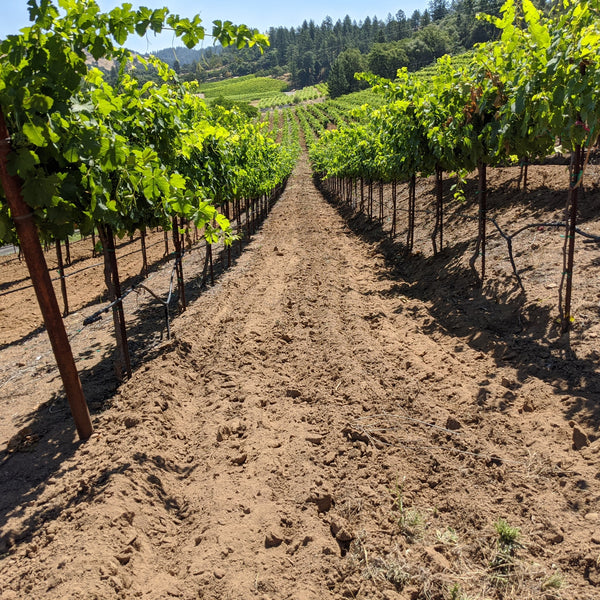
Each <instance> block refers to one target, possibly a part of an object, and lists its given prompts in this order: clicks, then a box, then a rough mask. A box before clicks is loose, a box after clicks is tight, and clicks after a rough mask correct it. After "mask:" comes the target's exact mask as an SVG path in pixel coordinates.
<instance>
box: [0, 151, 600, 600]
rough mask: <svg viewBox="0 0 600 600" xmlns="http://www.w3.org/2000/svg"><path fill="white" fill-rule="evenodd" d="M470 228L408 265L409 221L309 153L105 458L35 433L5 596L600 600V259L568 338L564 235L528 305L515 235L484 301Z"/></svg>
mask: <svg viewBox="0 0 600 600" xmlns="http://www.w3.org/2000/svg"><path fill="white" fill-rule="evenodd" d="M540 168H541V169H542V170H543V169H546V168H549V167H540ZM553 168H554V169H560V167H553ZM531 169H532V171H533V173H530V186H531V188H530V189H531V191H530V192H529V193H528V194H523V195H521V196H519V195H517V194H516V193H515V192H514V190H513V191H512V192H510V194H512V196H513V199H516V200H518V201H515V202H514V205H513V203H511V204H510V205H508V204H507V205H506V206H503V205H502V204H501V202H500V201H499V202H498V207H497V212H498V214H497V217H498V219H499V222H500V223H502V225H503V226H505V227H509V226H511V225H512V223H514V222H516V219H517V214H518V213H521V216H520V217H519V219H521V218H523V219H528V218H536V219H537V218H540V220H543V219H546V218H548V216H549V215H548V214H547V212H546V208H545V206H544V205H543V203H542V201H541V197H540V198H538V197H537V196H535V194H536V193H537V192H534V191H533V190H536V189H538V188H537V187H536V186H537V179H536V175H535V169H534V168H533V167H532V168H531ZM541 172H542V171H541ZM499 173H500V174H499V175H497V177H498V179H497V180H492V181H493V185H495V186H496V187H497V188H498V189H501V188H502V186H504V185H506V186H508V187H507V188H506V189H507V190H511V189H512V188H510V185H512V184H511V183H510V179H511V178H512V177H513V176H514V173H513V171H511V170H509V169H506V170H502V171H500V172H499ZM556 187H558V184H557V186H556ZM506 193H507V194H509V191H507V192H506ZM544 193H545V192H544ZM510 194H509V195H510ZM586 194H588V196H587V200H588V202H589V203H590V205H591V204H593V203H597V202H598V198H597V192H596V191H595V190H594V189H591V190H588V191H587V192H586ZM532 195H533V196H532ZM546 195H548V194H546ZM418 197H419V198H420V201H421V202H422V205H421V206H423V207H425V208H426V207H427V206H428V204H429V205H430V204H431V202H432V200H433V198H432V195H431V184H430V182H428V181H425V182H423V183H422V184H420V189H419V196H418ZM535 198H538V199H537V200H535ZM558 202H559V201H558V193H557V199H556V206H550V209H549V210H550V211H554V210H556V211H559V210H560V207H559V204H558ZM449 208H450V209H451V210H449V213H448V214H449V215H451V214H455V215H456V216H453V217H451V216H449V218H448V219H449V220H448V222H447V230H446V231H447V233H446V235H447V238H446V239H447V246H446V248H445V250H444V251H443V253H442V254H441V255H440V256H435V257H434V256H432V253H431V251H430V250H429V249H428V247H429V240H428V237H427V236H428V235H429V232H428V227H429V224H428V223H426V222H422V223H421V226H420V229H419V230H418V231H419V232H420V233H419V234H418V236H417V238H416V239H415V253H414V254H413V255H411V256H405V255H402V254H401V253H399V252H398V250H401V248H400V249H399V248H398V246H394V245H393V244H392V243H391V242H390V241H389V240H388V238H389V236H388V235H387V234H386V226H387V225H386V224H385V223H384V227H383V228H382V227H380V226H379V225H377V224H376V223H374V222H367V221H365V219H364V218H362V217H360V216H357V215H355V214H354V213H351V212H349V211H347V209H346V208H345V207H344V206H343V205H340V206H337V205H335V204H331V203H327V202H326V201H325V200H324V198H323V196H322V195H321V194H320V193H319V192H318V191H317V190H316V189H315V188H314V187H313V185H312V183H311V181H310V172H309V167H308V164H307V162H306V158H305V157H303V158H302V159H301V161H300V163H299V165H298V167H297V169H296V171H295V173H294V175H293V177H292V179H291V180H290V182H289V184H288V187H287V189H286V191H285V192H284V194H283V196H282V198H281V199H280V201H279V202H278V204H277V205H276V206H275V208H274V209H273V212H272V214H271V216H270V217H269V218H268V219H267V221H266V222H265V224H264V226H263V228H262V230H261V231H260V232H259V233H258V235H256V236H255V238H254V240H253V241H252V242H251V244H250V245H249V246H248V247H247V249H246V250H245V252H244V253H243V255H242V256H241V258H240V259H239V261H238V263H237V265H236V266H235V268H234V269H232V270H230V271H228V272H227V273H226V274H225V275H224V276H223V277H222V278H221V280H220V281H219V283H218V284H217V285H216V286H215V287H214V288H211V289H210V290H209V291H208V292H207V293H205V294H203V295H201V296H200V297H199V298H198V299H197V300H196V301H195V302H194V303H192V305H191V306H190V307H189V309H188V310H187V312H186V313H184V314H183V315H182V316H181V317H180V318H178V319H177V320H176V322H175V323H174V326H173V330H174V339H173V340H171V341H162V342H157V343H156V346H155V349H154V351H153V352H154V354H155V356H154V357H153V358H152V360H149V361H148V362H146V363H145V364H144V365H143V366H140V367H139V368H138V369H137V370H136V372H135V374H134V376H133V377H132V379H131V380H130V381H128V382H127V383H126V384H124V385H122V386H121V387H120V388H119V389H118V391H117V392H116V394H115V395H114V396H113V397H112V398H110V400H109V401H108V402H106V403H105V404H104V405H103V410H101V411H99V412H97V414H96V415H95V417H94V424H95V428H96V433H95V434H94V435H93V437H92V438H91V439H90V440H89V441H88V442H86V443H81V444H80V443H76V442H75V441H74V439H73V438H74V434H73V427H72V425H71V423H70V421H69V418H68V416H67V414H66V413H65V412H64V411H65V406H64V400H63V399H62V398H60V397H57V398H55V399H53V400H52V401H51V402H49V403H48V404H47V405H46V406H44V407H40V408H39V409H38V410H36V411H35V412H34V413H33V415H32V416H31V417H25V416H24V417H23V418H22V419H21V421H22V422H23V424H24V425H27V426H28V427H29V429H28V431H27V432H24V434H23V435H22V439H20V440H15V444H14V445H13V446H12V449H11V451H10V453H8V452H7V453H5V454H4V456H3V458H2V463H1V465H0V485H1V486H2V492H3V493H2V494H1V495H0V515H1V517H2V518H0V523H1V525H0V536H1V537H0V539H1V546H0V552H1V553H2V554H1V559H0V581H1V582H2V583H1V584H0V586H1V587H0V594H1V595H0V598H3V599H7V598H21V597H34V598H36V597H40V598H41V597H43V598H49V599H52V598H61V599H62V598H103V599H104V598H135V597H143V598H157V599H158V598H167V597H179V598H186V599H191V598H215V599H216V598H219V599H224V598H261V599H267V598H270V599H275V598H290V599H296V600H300V599H302V600H310V599H315V600H317V599H322V598H365V599H366V598H369V599H381V600H393V599H412V600H416V599H425V598H427V599H435V600H442V599H444V600H445V599H447V598H455V599H458V598H463V599H464V598H467V597H481V598H484V597H485V598H494V599H505V600H506V599H514V600H516V599H519V600H522V599H526V598H531V599H533V598H536V599H539V598H545V599H558V598H565V599H567V598H568V599H570V598H573V599H574V598H577V599H578V600H592V599H593V598H596V597H597V596H598V586H599V585H600V560H599V556H600V513H599V511H598V507H599V506H600V504H599V500H600V495H599V493H598V480H599V479H600V471H599V468H598V464H599V456H600V441H599V440H598V423H599V418H598V403H597V400H598V398H599V397H600V390H599V386H598V363H597V356H596V358H594V357H593V355H592V354H593V352H594V351H595V347H594V339H595V338H594V337H593V336H592V335H591V334H593V333H594V332H595V331H596V330H597V329H598V328H599V327H600V319H599V318H598V316H599V315H598V311H594V310H592V308H591V307H589V308H586V306H587V304H592V303H593V302H596V303H597V294H598V290H597V281H598V270H599V269H600V264H599V262H598V248H597V246H596V245H586V246H583V245H582V246H580V250H579V254H578V257H577V265H579V266H578V267H577V269H578V271H577V273H578V274H577V276H576V277H577V281H578V283H577V286H576V295H575V302H574V305H575V311H576V315H577V317H576V321H575V326H574V332H573V334H572V335H571V338H570V340H569V339H566V338H564V337H561V336H559V335H558V332H557V329H556V325H555V323H554V319H555V317H556V311H555V303H554V302H551V299H552V298H554V292H553V291H552V290H553V289H554V288H552V290H550V291H552V294H553V295H552V296H550V291H549V288H546V285H547V284H548V283H550V282H554V281H555V280H556V265H555V264H554V263H555V261H556V257H557V256H559V255H560V241H559V240H557V236H559V235H560V234H559V233H556V232H554V231H546V230H543V231H539V232H537V233H536V234H535V240H532V239H531V237H530V238H529V239H528V240H527V242H526V246H525V247H523V248H520V249H516V252H521V251H522V254H520V255H519V256H518V259H519V268H520V269H522V270H523V272H522V277H523V280H524V285H525V288H526V295H523V293H522V292H520V291H519V290H518V288H516V287H515V286H514V284H513V282H512V275H511V273H510V267H508V268H507V265H506V261H505V259H504V253H503V249H502V245H501V240H499V239H496V238H493V239H492V242H491V249H490V252H489V254H488V255H489V257H490V264H491V269H492V271H493V273H494V274H493V277H490V279H489V281H488V282H487V283H486V284H485V286H484V288H483V289H478V288H477V287H476V286H475V285H474V283H475V281H474V278H473V276H472V274H471V273H470V271H469V269H468V258H469V256H468V253H469V249H470V248H471V247H472V242H473V239H474V237H475V232H474V231H475V227H476V224H472V223H471V221H470V220H466V219H463V217H461V215H460V211H459V210H452V209H457V208H458V207H449ZM466 210H471V209H470V207H466ZM340 213H342V215H343V216H344V217H345V218H342V215H341V214H340ZM423 214H425V213H423ZM404 225H405V223H404V222H401V223H400V234H399V239H400V236H401V235H403V233H404V229H403V228H404ZM597 225H598V219H597V218H596V217H594V216H592V215H590V216H589V217H586V218H585V226H589V228H590V230H595V231H596V232H598V229H600V227H597ZM557 242H558V243H557ZM495 244H496V245H495ZM533 244H538V247H537V248H535V249H534V248H533V247H532V246H533ZM555 248H558V249H555ZM494 269H495V270H496V271H497V272H494ZM540 273H541V274H540ZM580 283H581V285H580ZM544 294H546V295H547V296H546V295H544ZM583 315H586V316H585V317H583ZM39 381H40V382H41V381H42V379H40V380H39ZM40 385H41V384H40ZM45 385H47V386H51V385H56V383H54V384H53V383H52V382H49V381H47V382H46V383H45ZM41 389H42V390H43V389H44V388H43V386H42V387H41ZM45 389H46V390H48V389H51V387H47V388H45ZM42 393H43V391H42ZM12 410H14V408H13V409H12ZM57 414H58V415H59V417H60V418H57ZM33 436H37V437H33Z"/></svg>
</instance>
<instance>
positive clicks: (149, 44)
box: [0, 0, 428, 52]
mask: <svg viewBox="0 0 600 600" xmlns="http://www.w3.org/2000/svg"><path fill="white" fill-rule="evenodd" d="M97 2H98V4H99V5H100V7H101V8H102V9H103V10H106V11H108V10H110V9H111V8H114V7H115V6H118V5H120V4H122V0H97ZM129 2H130V3H131V4H133V5H134V6H139V5H142V6H148V7H150V8H160V7H163V6H167V7H169V9H170V10H171V12H174V13H178V14H180V15H181V16H186V17H188V16H193V15H195V14H197V13H199V14H200V16H201V17H202V19H203V22H204V25H205V26H206V28H207V31H208V32H209V33H210V28H211V23H212V21H213V20H214V19H222V20H226V19H228V20H230V21H233V22H234V23H245V24H246V25H248V26H251V27H255V28H257V29H259V30H261V31H266V30H267V29H268V28H269V27H271V26H277V25H285V26H287V27H293V26H298V25H301V24H302V21H303V20H304V19H307V20H308V19H313V20H314V21H315V22H316V23H320V22H321V21H322V20H323V19H324V18H325V17H326V16H330V17H331V18H332V19H333V20H334V22H335V21H336V20H337V19H340V18H343V17H344V15H346V14H348V15H350V17H351V18H352V19H356V20H357V21H361V20H363V19H364V18H365V17H367V16H369V17H371V18H372V17H373V16H377V18H379V19H385V18H386V17H387V15H388V13H392V14H395V13H396V12H397V11H398V10H403V11H404V12H405V13H406V16H407V17H410V15H411V14H412V13H413V11H414V10H415V9H419V10H421V11H422V10H424V9H425V8H427V5H428V0H400V1H398V0H396V1H395V2H394V1H392V0H375V1H374V2H372V3H369V2H364V1H361V2H359V1H358V0H344V1H342V0H329V1H328V2H318V1H316V0H304V2H286V1H285V0H283V1H282V0H254V2H249V1H248V0H245V1H242V0H219V2H205V3H199V2H197V0H139V2H138V1H136V0H129ZM0 5H1V12H2V18H1V19H0V38H3V37H5V36H7V35H9V34H11V33H16V32H17V31H18V30H19V29H20V28H21V27H26V26H27V25H28V23H29V18H28V12H27V2H26V0H0ZM172 39H173V36H172V35H171V34H163V35H161V36H160V37H155V36H153V35H151V36H149V37H148V38H147V39H142V38H139V37H137V36H132V37H131V38H130V39H129V40H128V42H127V44H126V45H127V47H128V48H131V49H132V50H137V51H138V52H152V51H153V50H160V49H161V48H165V47H169V46H172V45H173V41H172ZM210 44H211V42H210V40H209V39H207V40H206V41H205V45H210ZM175 45H178V44H177V42H175Z"/></svg>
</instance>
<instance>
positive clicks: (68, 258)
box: [65, 236, 71, 266]
mask: <svg viewBox="0 0 600 600" xmlns="http://www.w3.org/2000/svg"><path fill="white" fill-rule="evenodd" d="M65 264H66V265H68V266H71V245H70V244H69V236H67V237H66V238H65Z"/></svg>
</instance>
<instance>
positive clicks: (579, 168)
mask: <svg viewBox="0 0 600 600" xmlns="http://www.w3.org/2000/svg"><path fill="white" fill-rule="evenodd" d="M583 157H584V153H583V149H582V148H581V146H580V145H577V146H576V147H575V156H574V158H573V170H572V172H571V184H570V186H569V199H568V204H567V210H568V214H567V217H568V218H567V227H566V231H565V252H564V253H563V256H564V258H563V277H562V280H561V284H560V294H561V295H562V289H563V283H564V285H565V303H564V309H562V310H561V316H562V323H561V331H562V333H566V332H567V331H569V329H570V328H571V293H572V289H573V266H574V263H575V233H576V231H575V229H576V227H577V208H578V207H577V203H578V202H577V201H578V195H579V187H580V186H581V177H582V176H583Z"/></svg>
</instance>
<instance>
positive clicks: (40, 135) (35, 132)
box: [23, 123, 48, 147]
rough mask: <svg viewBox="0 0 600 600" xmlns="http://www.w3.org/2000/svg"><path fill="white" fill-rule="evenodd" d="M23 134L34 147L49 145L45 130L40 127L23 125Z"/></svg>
mask: <svg viewBox="0 0 600 600" xmlns="http://www.w3.org/2000/svg"><path fill="white" fill-rule="evenodd" d="M23 133H24V134H25V136H26V137H27V139H28V140H29V141H30V142H31V143H32V144H33V145H34V146H40V147H43V146H46V145H47V144H48V143H47V141H46V137H45V136H44V133H45V130H44V128H43V127H40V126H39V125H34V124H33V123H25V124H24V125H23Z"/></svg>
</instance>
